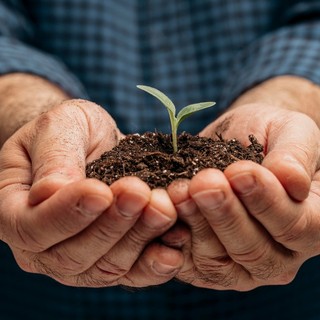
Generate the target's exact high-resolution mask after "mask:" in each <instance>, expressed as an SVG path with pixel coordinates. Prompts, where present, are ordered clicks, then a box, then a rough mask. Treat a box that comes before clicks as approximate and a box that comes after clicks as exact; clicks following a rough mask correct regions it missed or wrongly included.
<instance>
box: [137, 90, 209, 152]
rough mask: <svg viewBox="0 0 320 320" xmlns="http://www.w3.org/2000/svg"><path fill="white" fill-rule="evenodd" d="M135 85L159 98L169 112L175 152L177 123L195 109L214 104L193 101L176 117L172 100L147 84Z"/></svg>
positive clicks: (176, 149)
mask: <svg viewBox="0 0 320 320" xmlns="http://www.w3.org/2000/svg"><path fill="white" fill-rule="evenodd" d="M137 87H138V88H139V89H141V90H143V91H145V92H147V93H149V94H151V95H153V96H154V97H156V98H157V99H159V100H160V101H161V102H162V103H163V105H164V106H165V107H166V108H167V110H168V113H169V118H170V123H171V132H172V147H173V152H174V153H176V152H177V151H178V138H177V132H178V126H179V124H180V123H181V122H182V121H183V120H184V119H185V118H187V117H189V116H190V115H191V114H193V113H194V112H196V111H199V110H202V109H206V108H209V107H212V106H213V105H215V102H211V101H210V102H200V103H195V104H190V105H188V106H186V107H184V108H183V109H181V110H180V112H179V113H178V115H177V117H176V107H175V106H174V104H173V102H172V101H171V100H170V99H169V98H168V97H167V96H166V95H165V94H164V93H162V92H161V91H160V90H158V89H156V88H153V87H149V86H144V85H137Z"/></svg>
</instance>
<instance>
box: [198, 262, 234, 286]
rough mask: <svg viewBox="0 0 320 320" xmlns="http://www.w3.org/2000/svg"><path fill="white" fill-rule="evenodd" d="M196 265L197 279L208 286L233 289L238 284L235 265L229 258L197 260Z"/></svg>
mask: <svg viewBox="0 0 320 320" xmlns="http://www.w3.org/2000/svg"><path fill="white" fill-rule="evenodd" d="M195 265H196V278H197V279H198V280H201V281H202V282H204V283H205V284H206V285H209V286H220V287H223V288H233V287H235V286H236V284H237V282H238V279H237V276H236V274H237V273H236V272H234V268H235V263H234V262H233V261H232V260H231V259H230V258H229V257H215V258H208V257H207V258H197V259H196V260H195Z"/></svg>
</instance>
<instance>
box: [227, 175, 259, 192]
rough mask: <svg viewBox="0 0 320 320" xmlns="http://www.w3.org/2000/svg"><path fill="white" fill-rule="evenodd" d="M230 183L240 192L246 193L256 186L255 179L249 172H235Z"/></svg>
mask: <svg viewBox="0 0 320 320" xmlns="http://www.w3.org/2000/svg"><path fill="white" fill-rule="evenodd" d="M230 184H231V186H232V188H233V189H235V190H236V191H237V192H239V193H240V194H243V195H245V194H248V193H250V192H252V190H253V189H254V188H255V187H256V185H257V181H256V179H255V177H254V176H253V175H252V174H250V173H243V174H237V175H235V176H234V177H232V178H231V179H230Z"/></svg>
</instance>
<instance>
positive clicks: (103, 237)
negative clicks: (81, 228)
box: [90, 223, 124, 247]
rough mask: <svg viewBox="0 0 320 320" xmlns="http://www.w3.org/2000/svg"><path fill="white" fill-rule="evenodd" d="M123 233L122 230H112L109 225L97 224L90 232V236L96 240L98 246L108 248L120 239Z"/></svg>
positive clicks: (112, 227)
mask: <svg viewBox="0 0 320 320" xmlns="http://www.w3.org/2000/svg"><path fill="white" fill-rule="evenodd" d="M123 232H124V231H123V230H117V229H116V228H114V226H113V225H112V224H110V223H107V224H97V225H96V226H95V228H94V229H93V230H92V231H90V236H92V237H93V238H94V239H96V241H97V243H98V244H99V246H101V245H102V244H103V245H106V246H108V247H109V246H111V245H113V244H114V243H116V242H118V241H119V240H120V239H121V238H122V236H123Z"/></svg>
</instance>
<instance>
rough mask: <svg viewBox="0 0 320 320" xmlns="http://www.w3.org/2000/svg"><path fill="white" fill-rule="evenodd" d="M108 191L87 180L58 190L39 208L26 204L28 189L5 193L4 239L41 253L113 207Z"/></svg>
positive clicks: (0, 204)
mask: <svg viewBox="0 0 320 320" xmlns="http://www.w3.org/2000/svg"><path fill="white" fill-rule="evenodd" d="M112 199H113V196H112V193H111V191H110V188H109V187H108V186H106V185H105V184H103V183H102V182H99V181H97V180H93V179H88V180H82V181H79V182H77V183H71V184H68V185H67V186H65V187H63V188H61V189H60V190H59V191H57V192H56V193H55V194H54V195H53V196H52V197H50V198H49V199H47V200H46V201H43V202H42V203H40V204H39V205H36V206H31V205H29V203H28V189H26V190H23V189H22V190H15V192H13V191H12V190H11V189H10V192H8V193H7V196H6V198H5V200H3V201H0V211H1V212H3V213H4V215H2V216H1V219H2V223H3V225H4V228H3V229H4V230H6V235H7V236H4V237H5V238H4V241H7V242H8V243H10V244H11V245H12V246H15V247H18V248H20V249H24V250H27V251H33V252H42V251H44V250H46V249H47V248H49V247H51V246H52V245H54V244H56V243H59V242H60V241H63V240H65V239H67V238H69V237H72V236H73V235H75V234H77V233H78V232H80V231H81V230H83V229H85V228H86V227H87V226H88V225H90V224H91V223H92V222H93V221H94V220H95V219H96V218H97V217H98V216H99V215H101V213H102V212H104V211H105V210H106V209H107V208H108V207H109V206H110V205H111V203H112Z"/></svg>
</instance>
